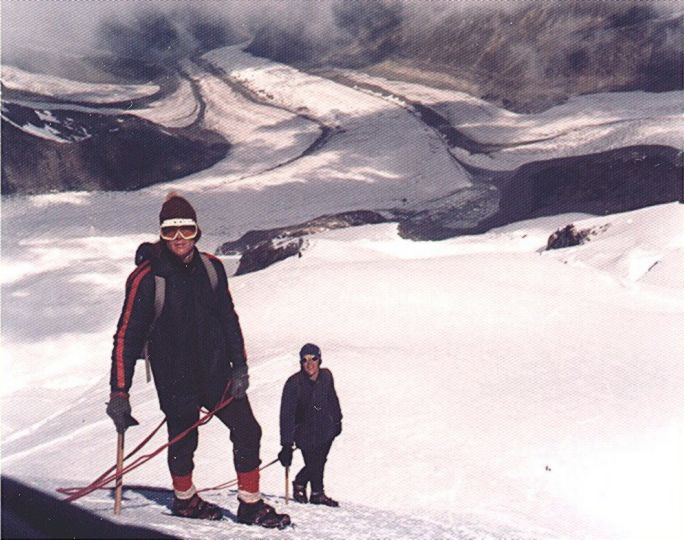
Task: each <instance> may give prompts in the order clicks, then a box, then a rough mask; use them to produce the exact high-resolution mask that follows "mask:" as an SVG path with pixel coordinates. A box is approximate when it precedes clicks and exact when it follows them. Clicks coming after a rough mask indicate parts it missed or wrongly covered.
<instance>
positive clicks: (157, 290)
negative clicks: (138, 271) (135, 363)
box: [142, 275, 166, 382]
mask: <svg viewBox="0 0 684 540" xmlns="http://www.w3.org/2000/svg"><path fill="white" fill-rule="evenodd" d="M165 297H166V279H164V278H163V277H161V276H157V275H155V276H154V318H153V319H152V323H151V324H150V330H149V332H148V334H147V339H146V340H145V346H144V347H143V352H142V355H143V358H144V359H145V380H146V381H147V382H150V381H151V380H152V369H151V367H150V353H149V344H150V336H151V335H152V331H153V330H154V327H155V325H156V324H157V320H158V319H159V316H160V315H161V312H162V309H164V299H165Z"/></svg>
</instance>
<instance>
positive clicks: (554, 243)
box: [546, 223, 591, 251]
mask: <svg viewBox="0 0 684 540" xmlns="http://www.w3.org/2000/svg"><path fill="white" fill-rule="evenodd" d="M590 232H591V230H590V229H581V230H578V229H576V228H575V225H573V224H572V223H571V224H570V225H566V226H565V227H563V228H562V229H558V230H557V231H556V232H554V233H553V234H552V235H551V236H549V240H548V241H547V242H546V250H547V251H548V250H550V249H563V248H567V247H572V246H579V245H580V244H583V243H584V242H585V241H586V240H587V239H588V237H589V233H590Z"/></svg>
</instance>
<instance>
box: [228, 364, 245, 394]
mask: <svg viewBox="0 0 684 540" xmlns="http://www.w3.org/2000/svg"><path fill="white" fill-rule="evenodd" d="M247 388H249V374H248V373H247V366H243V367H238V368H235V369H233V379H232V381H231V383H230V395H231V396H233V397H234V398H235V399H242V398H244V397H245V396H246V395H247Z"/></svg>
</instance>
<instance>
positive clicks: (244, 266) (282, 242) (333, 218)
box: [216, 210, 395, 275]
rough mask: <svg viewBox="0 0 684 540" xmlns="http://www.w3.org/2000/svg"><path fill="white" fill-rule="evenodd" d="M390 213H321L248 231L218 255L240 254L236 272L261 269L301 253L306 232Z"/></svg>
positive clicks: (377, 220) (381, 217)
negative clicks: (304, 218)
mask: <svg viewBox="0 0 684 540" xmlns="http://www.w3.org/2000/svg"><path fill="white" fill-rule="evenodd" d="M393 219H395V218H394V217H393V216H392V215H388V214H383V213H380V212H372V211H367V210H359V211H355V212H343V213H341V214H334V215H326V216H320V217H317V218H315V219H312V220H309V221H307V222H305V223H300V224H298V225H292V226H289V227H279V228H277V229H270V230H262V231H249V232H247V233H246V234H244V235H243V236H242V237H241V238H239V239H238V240H235V241H233V242H226V243H224V244H223V245H221V246H220V247H219V248H218V249H217V250H216V254H217V255H235V254H240V255H241V258H240V265H239V266H238V269H237V271H236V272H235V275H241V274H248V273H249V272H255V271H257V270H262V269H263V268H266V267H267V266H270V265H271V264H273V263H275V262H278V261H282V260H283V259H287V258H288V257H292V256H294V255H300V256H301V254H302V249H303V248H304V240H303V238H304V237H305V236H308V235H311V234H315V233H319V232H324V231H329V230H333V229H344V228H347V227H356V226H359V225H368V224H377V223H384V222H387V221H392V220H393Z"/></svg>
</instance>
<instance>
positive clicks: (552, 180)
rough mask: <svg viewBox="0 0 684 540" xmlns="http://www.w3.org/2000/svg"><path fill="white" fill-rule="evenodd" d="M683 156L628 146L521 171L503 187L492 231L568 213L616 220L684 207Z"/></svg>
mask: <svg viewBox="0 0 684 540" xmlns="http://www.w3.org/2000/svg"><path fill="white" fill-rule="evenodd" d="M683 175H684V168H683V160H682V152H681V151H680V150H677V149H675V148H671V147H667V146H631V147H626V148H620V149H617V150H610V151H607V152H600V153H597V154H589V155H584V156H573V157H567V158H560V159H552V160H548V161H537V162H534V163H527V164H525V165H523V166H521V167H519V168H518V169H517V170H516V171H515V173H514V175H513V177H512V179H511V180H510V181H509V182H508V183H507V184H506V185H505V186H504V187H502V193H501V210H500V212H499V214H498V215H497V216H496V217H495V218H494V220H493V221H494V222H493V223H492V225H493V226H496V225H498V224H504V223H511V222H513V221H517V220H521V219H530V218H535V217H541V216H551V215H556V214H564V213H569V212H583V213H587V214H594V215H606V214H614V213H617V212H626V211H628V210H636V209H637V208H643V207H645V206H653V205H655V204H662V203H667V202H673V201H680V202H684V183H683V182H682V178H684V176H683Z"/></svg>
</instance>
